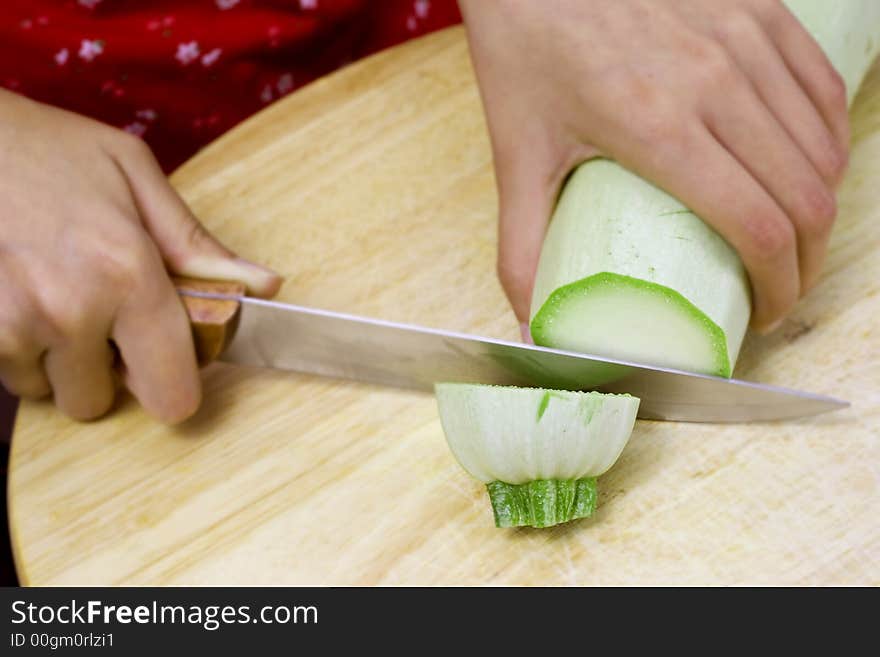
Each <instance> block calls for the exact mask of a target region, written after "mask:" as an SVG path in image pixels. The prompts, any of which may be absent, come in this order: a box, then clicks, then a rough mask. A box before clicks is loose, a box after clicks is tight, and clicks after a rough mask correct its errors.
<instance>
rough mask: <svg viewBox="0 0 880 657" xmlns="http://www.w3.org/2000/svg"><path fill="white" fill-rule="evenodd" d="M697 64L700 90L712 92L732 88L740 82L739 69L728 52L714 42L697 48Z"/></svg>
mask: <svg viewBox="0 0 880 657" xmlns="http://www.w3.org/2000/svg"><path fill="white" fill-rule="evenodd" d="M696 54H697V59H696V60H695V61H696V62H697V64H696V66H695V68H694V75H695V76H696V83H697V85H698V88H702V89H708V90H711V91H712V92H717V90H718V89H719V88H720V89H724V90H728V91H729V89H730V87H731V86H732V85H733V84H735V83H738V82H739V81H740V77H739V74H738V71H737V67H736V64H735V62H734V61H733V59H732V58H731V56H730V55H729V54H728V52H727V51H726V50H725V49H724V48H723V47H722V46H721V45H719V44H718V43H716V42H714V41H708V42H700V43H699V45H697V46H696Z"/></svg>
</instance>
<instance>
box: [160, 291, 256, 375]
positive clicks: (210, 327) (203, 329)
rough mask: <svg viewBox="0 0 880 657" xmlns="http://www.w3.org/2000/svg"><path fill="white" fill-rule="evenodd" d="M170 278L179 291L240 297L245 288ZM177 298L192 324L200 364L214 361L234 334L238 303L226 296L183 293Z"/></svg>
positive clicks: (238, 315)
mask: <svg viewBox="0 0 880 657" xmlns="http://www.w3.org/2000/svg"><path fill="white" fill-rule="evenodd" d="M171 280H172V282H173V283H174V285H175V287H176V288H177V289H178V290H192V291H194V292H208V293H212V294H226V295H235V296H243V295H244V293H245V291H246V288H245V286H244V284H242V283H230V282H226V281H204V280H197V279H194V278H180V277H176V276H175V277H172V279H171ZM180 298H181V300H182V301H183V305H184V307H185V308H186V313H187V315H189V323H190V325H191V326H192V334H193V343H194V344H195V348H196V358H198V361H199V365H207V364H208V363H210V362H211V361H213V360H216V359H217V357H218V356H219V355H220V354H221V353H223V350H224V349H226V347H228V346H229V343H230V342H232V338H233V337H235V331H236V329H237V328H238V320H239V318H240V317H241V304H240V303H239V302H238V301H232V300H228V299H205V298H202V297H192V296H189V295H185V294H182V295H181V296H180Z"/></svg>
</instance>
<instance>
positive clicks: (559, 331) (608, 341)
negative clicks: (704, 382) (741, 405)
mask: <svg viewBox="0 0 880 657" xmlns="http://www.w3.org/2000/svg"><path fill="white" fill-rule="evenodd" d="M531 332H532V338H533V340H534V341H535V344H538V345H541V346H546V347H553V348H556V349H566V350H569V351H577V352H591V353H598V354H601V355H603V356H607V357H609V358H616V359H620V360H628V361H635V362H641V363H650V364H652V365H657V366H660V367H672V368H676V369H681V370H686V371H689V372H699V373H701V374H713V375H715V376H724V377H729V376H730V374H731V363H730V358H729V357H728V353H727V339H726V337H725V334H724V331H723V330H722V329H721V327H720V326H718V325H717V324H716V323H715V322H713V321H712V320H711V319H710V318H709V317H708V316H707V315H706V314H705V313H704V312H703V311H701V310H700V309H699V308H697V307H696V306H695V305H694V304H692V303H691V302H690V301H688V300H687V299H686V298H685V297H684V296H683V295H682V294H680V293H679V292H677V291H676V290H673V289H672V288H669V287H666V286H664V285H660V284H658V283H653V282H650V281H645V280H642V279H638V278H633V277H631V276H624V275H622V274H616V273H612V272H601V273H598V274H594V275H592V276H588V277H586V278H583V279H581V280H579V281H575V282H573V283H570V284H568V285H564V286H562V287H559V288H557V289H556V290H555V291H554V292H553V293H552V294H551V295H550V296H549V297H548V298H547V300H546V301H545V302H544V304H543V305H542V306H541V308H540V310H539V311H538V312H537V313H536V314H535V316H534V318H533V319H532V322H531Z"/></svg>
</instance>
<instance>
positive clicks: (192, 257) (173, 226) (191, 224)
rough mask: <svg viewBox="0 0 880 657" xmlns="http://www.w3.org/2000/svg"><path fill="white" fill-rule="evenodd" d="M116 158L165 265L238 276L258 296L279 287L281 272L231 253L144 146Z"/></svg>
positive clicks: (187, 272)
mask: <svg viewBox="0 0 880 657" xmlns="http://www.w3.org/2000/svg"><path fill="white" fill-rule="evenodd" d="M135 143H141V142H139V141H138V142H135ZM119 163H120V166H121V167H122V169H123V172H124V174H125V176H126V178H127V179H128V182H129V185H130V186H131V190H132V195H133V197H134V199H135V202H136V203H137V205H138V209H139V211H140V215H141V219H142V221H143V223H144V226H145V227H146V229H147V232H149V233H150V235H151V236H152V238H153V239H154V241H155V242H156V245H157V246H158V247H159V251H160V253H161V254H162V257H163V259H164V260H165V262H166V263H167V266H168V269H170V270H171V271H172V272H173V273H175V274H179V275H182V276H190V277H193V278H205V279H214V280H227V281H238V282H241V283H244V284H245V285H246V286H247V288H248V291H249V292H250V293H251V294H254V295H257V296H267V297H268V296H273V295H274V294H275V293H276V292H278V289H279V288H280V287H281V283H282V279H281V277H280V276H279V275H278V274H277V273H276V272H274V271H272V270H270V269H267V268H266V267H263V266H261V265H258V264H255V263H252V262H249V261H247V260H244V259H242V258H238V257H236V255H235V254H234V253H232V252H231V251H230V250H229V249H227V248H226V247H225V246H223V245H222V244H221V243H220V242H219V241H218V240H217V239H215V238H214V237H213V236H212V235H211V234H210V233H209V232H208V231H207V229H205V227H204V226H202V224H201V223H200V222H199V220H198V219H196V218H195V216H194V215H193V214H192V212H191V211H190V209H189V207H188V206H187V205H186V203H184V202H183V199H181V198H180V196H179V195H178V194H177V192H176V191H174V188H173V187H171V185H170V183H169V182H168V179H167V178H166V177H165V175H164V174H163V173H162V170H161V169H160V168H159V165H158V164H157V163H156V160H155V158H153V156H152V154H150V153H149V150H148V149H146V147H138V148H132V149H131V151H130V152H126V153H122V154H121V155H120V156H119Z"/></svg>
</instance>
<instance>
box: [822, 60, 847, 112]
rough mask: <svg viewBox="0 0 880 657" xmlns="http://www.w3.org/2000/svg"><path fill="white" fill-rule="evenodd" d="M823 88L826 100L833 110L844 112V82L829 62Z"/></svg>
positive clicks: (845, 105) (845, 104) (845, 103)
mask: <svg viewBox="0 0 880 657" xmlns="http://www.w3.org/2000/svg"><path fill="white" fill-rule="evenodd" d="M823 88H824V94H825V100H826V102H827V103H828V104H829V105H830V106H831V107H833V108H834V109H835V110H837V111H840V112H846V107H847V102H846V82H845V81H844V79H843V76H842V75H841V74H840V73H838V72H837V70H836V69H835V68H834V67H833V66H831V65H830V64H828V67H827V75H826V79H825V81H824V84H823Z"/></svg>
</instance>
